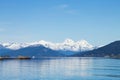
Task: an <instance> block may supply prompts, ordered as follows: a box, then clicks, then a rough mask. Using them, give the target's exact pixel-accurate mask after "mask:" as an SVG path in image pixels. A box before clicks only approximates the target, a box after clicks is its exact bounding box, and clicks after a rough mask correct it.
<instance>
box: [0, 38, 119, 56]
mask: <svg viewBox="0 0 120 80" xmlns="http://www.w3.org/2000/svg"><path fill="white" fill-rule="evenodd" d="M0 56H10V57H17V56H29V57H61V56H62V57H64V56H72V57H116V56H120V41H115V42H112V43H110V44H108V45H105V46H102V47H94V46H92V45H91V44H89V43H88V42H87V41H85V40H80V41H73V40H72V39H66V40H65V41H64V42H62V43H52V42H48V41H44V40H41V41H38V42H32V43H1V44H0Z"/></svg>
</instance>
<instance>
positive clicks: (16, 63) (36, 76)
mask: <svg viewBox="0 0 120 80" xmlns="http://www.w3.org/2000/svg"><path fill="white" fill-rule="evenodd" d="M0 80H120V59H104V58H43V59H36V60H3V61H0Z"/></svg>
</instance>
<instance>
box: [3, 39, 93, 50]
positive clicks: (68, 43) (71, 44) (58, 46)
mask: <svg viewBox="0 0 120 80" xmlns="http://www.w3.org/2000/svg"><path fill="white" fill-rule="evenodd" d="M2 45H3V46H4V47H6V48H8V49H12V50H17V49H20V48H25V47H28V46H39V45H42V46H44V47H46V48H50V49H52V50H64V51H88V50H93V49H94V47H93V46H92V45H91V44H89V43H88V42H87V41H85V40H80V41H73V40H72V39H66V40H65V41H64V42H62V43H52V42H47V41H44V40H41V41H38V42H33V43H2Z"/></svg>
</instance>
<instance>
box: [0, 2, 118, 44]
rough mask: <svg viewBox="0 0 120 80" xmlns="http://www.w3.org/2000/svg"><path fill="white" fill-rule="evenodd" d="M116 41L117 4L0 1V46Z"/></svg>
mask: <svg viewBox="0 0 120 80" xmlns="http://www.w3.org/2000/svg"><path fill="white" fill-rule="evenodd" d="M66 38H71V39H73V40H75V41H77V40H81V39H85V40H87V41H88V42H90V43H91V44H93V45H104V44H108V43H109V42H111V41H115V40H120V0H0V42H33V41H39V40H46V41H52V42H62V41H63V40H64V39H66Z"/></svg>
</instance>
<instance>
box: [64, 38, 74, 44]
mask: <svg viewBox="0 0 120 80" xmlns="http://www.w3.org/2000/svg"><path fill="white" fill-rule="evenodd" d="M63 43H64V44H73V43H74V41H73V40H72V39H66V40H65V41H64V42H63Z"/></svg>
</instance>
